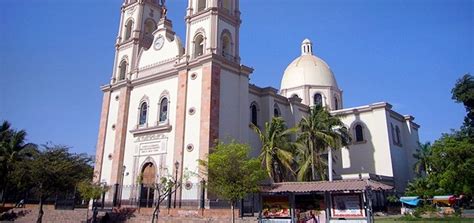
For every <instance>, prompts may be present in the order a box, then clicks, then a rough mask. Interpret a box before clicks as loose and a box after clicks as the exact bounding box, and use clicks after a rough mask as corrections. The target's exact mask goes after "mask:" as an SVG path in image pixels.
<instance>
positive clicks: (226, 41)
mask: <svg viewBox="0 0 474 223" xmlns="http://www.w3.org/2000/svg"><path fill="white" fill-rule="evenodd" d="M230 45H231V41H230V37H229V35H228V34H223V35H222V56H224V57H226V58H227V57H230V56H231V51H230V50H231V48H230Z"/></svg>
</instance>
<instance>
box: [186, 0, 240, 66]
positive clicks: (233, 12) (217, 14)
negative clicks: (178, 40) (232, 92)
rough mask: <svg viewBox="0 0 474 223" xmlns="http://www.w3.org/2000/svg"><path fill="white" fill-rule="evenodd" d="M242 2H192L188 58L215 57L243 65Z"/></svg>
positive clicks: (189, 8)
mask: <svg viewBox="0 0 474 223" xmlns="http://www.w3.org/2000/svg"><path fill="white" fill-rule="evenodd" d="M240 24H241V20H240V11H239V0H189V3H188V8H187V13H186V44H185V47H186V54H187V55H188V56H189V58H190V59H195V58H198V57H200V56H203V55H206V54H215V55H218V56H221V57H222V58H224V59H226V60H227V61H228V62H234V63H238V64H239V63H240V55H239V29H240Z"/></svg>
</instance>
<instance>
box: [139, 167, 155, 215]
mask: <svg viewBox="0 0 474 223" xmlns="http://www.w3.org/2000/svg"><path fill="white" fill-rule="evenodd" d="M141 174H142V184H141V192H140V207H150V208H151V207H153V200H154V199H153V198H154V195H155V190H154V188H153V187H154V184H155V182H156V168H155V165H153V163H146V164H145V165H143V169H142V173H141Z"/></svg>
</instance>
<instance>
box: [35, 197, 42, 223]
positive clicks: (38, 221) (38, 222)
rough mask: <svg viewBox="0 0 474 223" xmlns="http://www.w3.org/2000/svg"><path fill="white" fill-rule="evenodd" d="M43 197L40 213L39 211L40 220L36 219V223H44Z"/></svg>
mask: <svg viewBox="0 0 474 223" xmlns="http://www.w3.org/2000/svg"><path fill="white" fill-rule="evenodd" d="M43 214H44V211H43V196H40V203H39V211H38V218H37V219H36V223H42V222H43Z"/></svg>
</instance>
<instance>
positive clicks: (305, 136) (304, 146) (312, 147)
mask: <svg viewBox="0 0 474 223" xmlns="http://www.w3.org/2000/svg"><path fill="white" fill-rule="evenodd" d="M298 127H299V129H300V132H301V133H300V135H299V137H298V141H299V143H300V146H299V150H298V151H299V155H298V159H297V161H298V165H299V169H298V174H297V180H298V181H305V180H313V181H315V180H316V178H317V176H316V175H319V178H320V179H321V180H325V178H326V174H325V173H326V171H325V170H326V166H327V162H326V161H325V160H324V159H323V158H322V157H321V156H322V154H323V153H324V152H325V151H326V150H327V149H328V148H331V149H340V148H342V147H344V146H347V145H348V144H349V142H350V140H351V139H350V136H349V133H348V131H347V128H346V127H344V124H343V123H342V121H341V120H340V118H339V117H337V116H332V115H331V114H330V113H329V112H328V111H327V110H326V109H325V108H323V107H322V106H315V107H312V108H311V110H310V114H309V115H308V116H307V117H303V119H301V121H300V123H299V125H298ZM328 159H331V158H330V157H329V158H328Z"/></svg>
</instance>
